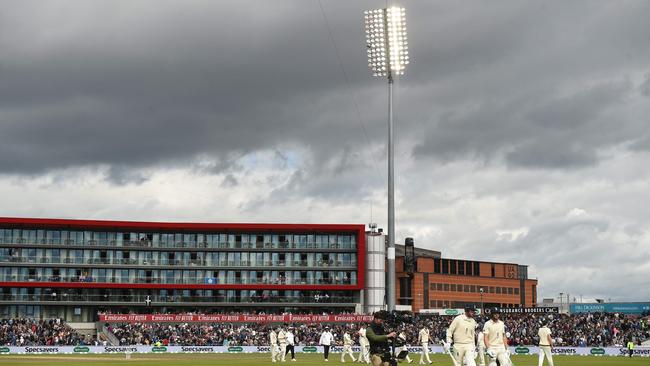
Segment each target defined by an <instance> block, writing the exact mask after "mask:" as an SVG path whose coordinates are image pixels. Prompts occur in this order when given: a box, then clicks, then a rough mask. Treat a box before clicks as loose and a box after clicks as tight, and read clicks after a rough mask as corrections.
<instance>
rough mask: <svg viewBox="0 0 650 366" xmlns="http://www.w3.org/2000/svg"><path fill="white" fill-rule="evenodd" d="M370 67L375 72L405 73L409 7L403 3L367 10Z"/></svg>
mask: <svg viewBox="0 0 650 366" xmlns="http://www.w3.org/2000/svg"><path fill="white" fill-rule="evenodd" d="M364 18H365V25H366V47H367V54H368V67H370V70H372V73H373V75H374V76H388V77H389V78H392V76H393V75H404V70H405V69H406V65H408V63H409V55H408V40H407V38H406V10H405V9H404V8H400V7H390V8H386V9H374V10H367V11H365V16H364Z"/></svg>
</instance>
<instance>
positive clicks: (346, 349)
mask: <svg viewBox="0 0 650 366" xmlns="http://www.w3.org/2000/svg"><path fill="white" fill-rule="evenodd" d="M353 344H354V341H353V340H352V337H350V333H348V332H347V331H345V330H344V331H343V352H341V362H345V355H350V358H351V359H352V362H355V361H356V360H357V359H356V358H354V354H353V353H352V345H353Z"/></svg>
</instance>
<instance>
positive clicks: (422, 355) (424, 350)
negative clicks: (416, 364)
mask: <svg viewBox="0 0 650 366" xmlns="http://www.w3.org/2000/svg"><path fill="white" fill-rule="evenodd" d="M425 357H426V359H427V362H426V363H431V358H430V357H429V343H422V351H420V365H424V358H425Z"/></svg>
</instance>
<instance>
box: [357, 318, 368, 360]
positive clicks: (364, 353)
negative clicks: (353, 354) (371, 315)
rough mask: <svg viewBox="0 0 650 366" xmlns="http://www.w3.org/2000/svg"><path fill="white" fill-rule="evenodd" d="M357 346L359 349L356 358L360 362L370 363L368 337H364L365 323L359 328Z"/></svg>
mask: <svg viewBox="0 0 650 366" xmlns="http://www.w3.org/2000/svg"><path fill="white" fill-rule="evenodd" d="M359 346H361V350H360V351H359V357H357V360H358V361H359V362H362V363H363V362H365V363H370V342H369V341H368V337H366V326H365V325H361V328H360V329H359Z"/></svg>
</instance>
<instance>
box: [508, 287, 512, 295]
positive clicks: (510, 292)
mask: <svg viewBox="0 0 650 366" xmlns="http://www.w3.org/2000/svg"><path fill="white" fill-rule="evenodd" d="M508 295H512V287H508Z"/></svg>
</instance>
